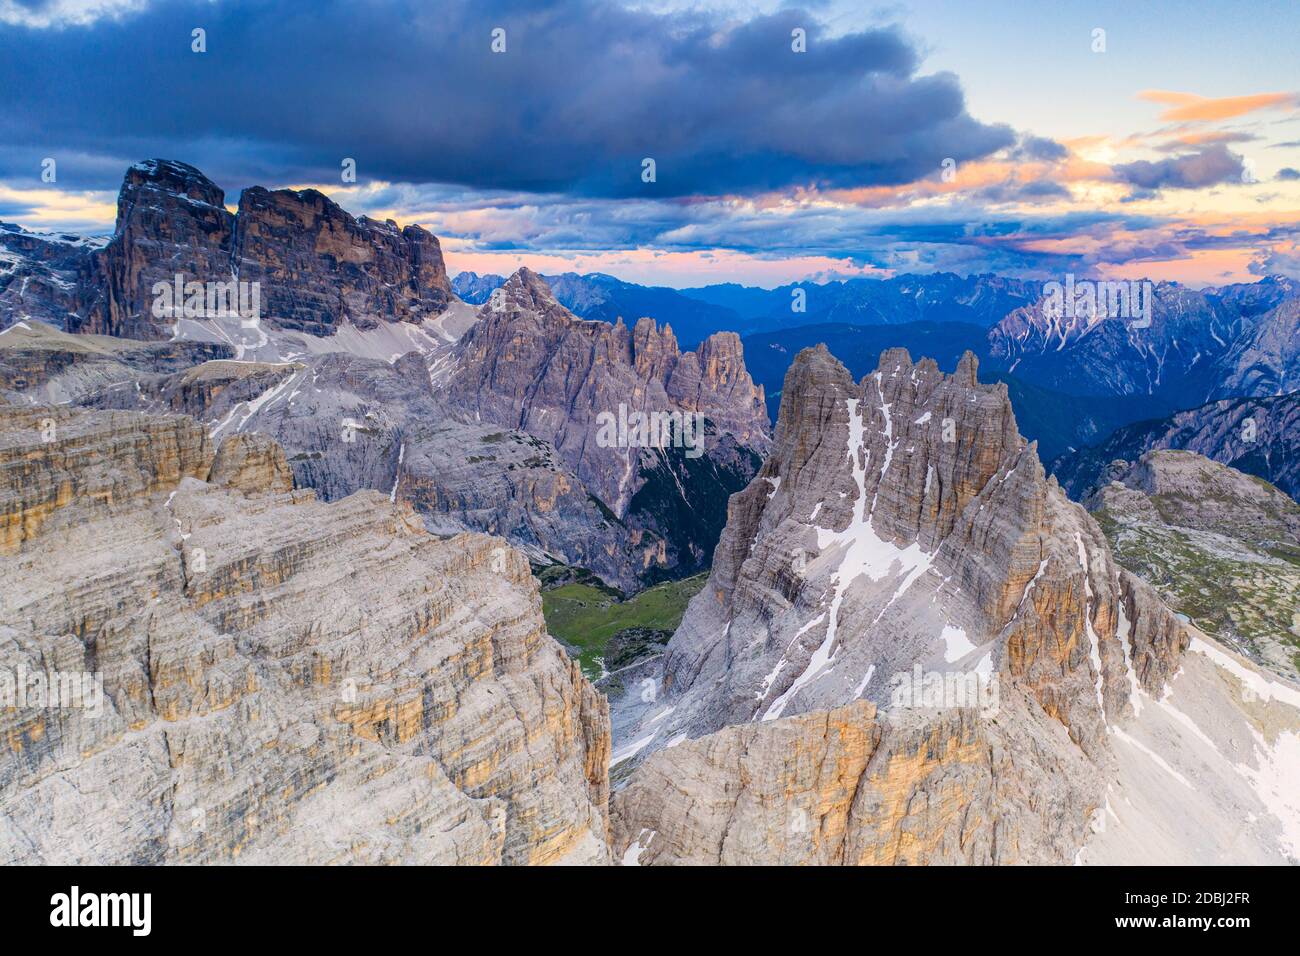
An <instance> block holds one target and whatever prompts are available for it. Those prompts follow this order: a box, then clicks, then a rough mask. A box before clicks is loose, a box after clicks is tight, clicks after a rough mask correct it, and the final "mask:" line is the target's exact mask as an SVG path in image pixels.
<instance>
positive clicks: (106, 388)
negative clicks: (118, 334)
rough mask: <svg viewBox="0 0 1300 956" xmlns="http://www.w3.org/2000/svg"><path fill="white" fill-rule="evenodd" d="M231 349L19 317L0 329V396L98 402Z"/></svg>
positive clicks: (228, 355)
mask: <svg viewBox="0 0 1300 956" xmlns="http://www.w3.org/2000/svg"><path fill="white" fill-rule="evenodd" d="M234 354H235V353H234V349H232V348H231V347H230V346H229V345H224V344H221V343H217V342H140V341H136V340H134V339H121V338H114V337H112V336H107V335H69V334H67V333H65V332H61V331H59V330H58V329H56V328H54V327H53V326H50V325H47V324H45V323H44V322H36V321H29V322H21V323H19V324H18V325H11V326H10V327H9V328H7V329H5V330H4V331H2V332H0V395H3V396H7V397H8V398H9V400H10V401H14V402H35V403H37V404H62V403H66V402H72V403H75V404H83V403H84V404H100V403H102V402H105V401H111V399H109V398H107V397H106V396H111V395H112V394H113V393H114V392H116V391H120V390H122V389H124V388H125V389H134V388H135V387H136V386H137V385H142V384H143V385H147V384H148V383H150V382H151V381H152V380H155V379H159V378H162V377H164V376H168V375H171V374H173V373H175V372H178V371H181V370H184V369H188V368H190V367H192V366H194V365H197V364H198V363H200V362H207V361H210V360H213V359H223V358H232V357H233V356H234ZM178 410H182V409H179V408H178Z"/></svg>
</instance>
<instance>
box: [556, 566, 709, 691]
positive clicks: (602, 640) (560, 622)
mask: <svg viewBox="0 0 1300 956" xmlns="http://www.w3.org/2000/svg"><path fill="white" fill-rule="evenodd" d="M538 577H539V579H540V580H541V584H542V613H543V614H544V615H545V617H546V627H547V630H549V631H550V632H551V633H552V634H554V635H555V636H556V637H557V638H559V639H560V640H561V641H564V642H565V643H566V644H572V645H573V646H575V647H578V648H580V649H581V654H579V656H578V660H579V662H580V663H581V664H582V672H583V673H584V674H586V675H587V676H588V677H589V678H591V679H593V680H594V679H595V678H598V677H600V675H601V673H602V669H603V668H602V665H603V664H604V660H605V653H606V648H607V645H608V644H609V642H610V638H612V637H613V636H614V635H615V634H617V633H618V632H620V631H625V630H628V629H631V628H638V629H641V637H642V638H643V640H642V643H644V636H645V634H644V632H646V631H659V632H663V633H664V634H672V632H673V631H675V630H677V625H678V624H680V623H681V621H682V615H683V614H684V613H686V605H687V604H689V603H690V600H691V598H693V597H695V595H696V594H697V593H699V591H700V589H701V588H703V587H704V583H705V581H707V580H708V575H707V574H697V575H695V576H694V577H691V578H684V579H683V580H680V581H666V582H664V583H663V584H657V585H655V586H654V587H652V588H647V589H646V590H644V591H642V592H641V593H640V594H637V595H636V596H634V597H632V598H627V599H624V597H623V595H622V594H621V593H620V592H619V591H617V590H615V589H614V588H611V587H608V586H606V585H605V584H603V583H602V582H601V581H600V579H599V578H597V577H596V576H595V575H593V574H591V573H590V572H587V571H583V570H581V569H577V568H564V567H560V566H556V567H551V568H547V569H545V570H544V571H542V572H541V573H540V574H539V575H538Z"/></svg>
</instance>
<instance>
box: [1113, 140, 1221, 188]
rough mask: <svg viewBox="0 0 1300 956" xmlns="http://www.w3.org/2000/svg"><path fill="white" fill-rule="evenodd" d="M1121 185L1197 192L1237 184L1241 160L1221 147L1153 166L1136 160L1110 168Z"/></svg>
mask: <svg viewBox="0 0 1300 956" xmlns="http://www.w3.org/2000/svg"><path fill="white" fill-rule="evenodd" d="M1114 169H1115V174H1116V175H1117V176H1118V177H1119V178H1120V179H1121V180H1122V181H1124V182H1126V183H1130V184H1131V185H1133V186H1136V187H1138V188H1139V189H1145V190H1151V189H1200V188H1202V187H1205V186H1214V185H1217V184H1219V183H1227V182H1241V172H1242V160H1241V157H1240V156H1238V155H1237V154H1236V153H1233V152H1230V151H1229V150H1228V147H1226V146H1223V145H1221V144H1219V145H1214V146H1209V147H1206V148H1205V149H1202V150H1200V151H1199V152H1195V153H1188V154H1186V155H1184V156H1172V157H1170V158H1169V159H1161V160H1158V161H1156V162H1151V161H1149V160H1145V159H1143V160H1138V161H1137V162H1135V163H1121V164H1120V165H1118V166H1115V167H1114Z"/></svg>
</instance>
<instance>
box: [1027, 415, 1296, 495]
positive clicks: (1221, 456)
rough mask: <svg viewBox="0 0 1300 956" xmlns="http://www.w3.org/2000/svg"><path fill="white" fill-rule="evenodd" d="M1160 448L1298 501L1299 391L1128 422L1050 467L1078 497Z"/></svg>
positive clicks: (1062, 483)
mask: <svg viewBox="0 0 1300 956" xmlns="http://www.w3.org/2000/svg"><path fill="white" fill-rule="evenodd" d="M1160 448H1173V449H1183V450H1186V451H1192V452H1196V453H1197V454H1198V455H1202V456H1204V457H1206V458H1209V459H1211V460H1213V461H1217V462H1221V463H1222V464H1225V465H1230V466H1231V467H1233V468H1235V469H1237V470H1238V471H1243V472H1245V473H1246V474H1248V475H1255V476H1257V477H1259V478H1263V479H1264V480H1265V481H1268V482H1270V483H1271V484H1274V485H1276V486H1277V487H1278V488H1281V489H1282V490H1283V491H1285V492H1286V493H1287V494H1289V495H1290V496H1291V497H1292V498H1295V499H1296V500H1300V392H1292V393H1291V394H1289V395H1279V396H1275V397H1271V398H1246V399H1223V400H1220V401H1217V402H1211V403H1209V404H1208V405H1203V406H1201V407H1199V408H1193V409H1189V410H1187V411H1182V412H1177V413H1176V414H1174V415H1170V416H1169V417H1167V418H1161V419H1156V420H1154V421H1144V422H1138V423H1136V424H1133V425H1128V426H1125V427H1123V428H1120V429H1118V430H1116V431H1115V432H1114V433H1113V434H1112V435H1110V437H1108V438H1107V439H1106V440H1105V441H1104V442H1102V443H1101V444H1099V445H1096V446H1093V447H1090V448H1081V449H1079V450H1078V451H1075V452H1072V453H1069V454H1067V455H1064V456H1062V457H1061V458H1060V459H1058V460H1057V461H1056V462H1054V463H1053V465H1052V471H1053V473H1054V474H1055V475H1056V476H1057V477H1058V478H1059V479H1060V481H1061V485H1062V487H1064V488H1065V490H1066V491H1067V492H1069V494H1070V496H1071V497H1072V498H1074V499H1075V500H1082V499H1083V498H1086V497H1087V496H1088V495H1089V494H1091V493H1092V492H1093V491H1095V490H1096V489H1098V488H1099V487H1101V486H1102V485H1104V484H1107V483H1108V482H1109V481H1110V480H1111V479H1112V478H1116V477H1119V476H1120V475H1121V474H1123V473H1124V472H1125V471H1126V470H1127V469H1128V468H1129V467H1130V466H1131V465H1132V464H1133V463H1134V462H1136V461H1137V460H1138V459H1139V458H1140V457H1142V455H1143V454H1144V453H1146V452H1148V451H1152V450H1154V449H1160Z"/></svg>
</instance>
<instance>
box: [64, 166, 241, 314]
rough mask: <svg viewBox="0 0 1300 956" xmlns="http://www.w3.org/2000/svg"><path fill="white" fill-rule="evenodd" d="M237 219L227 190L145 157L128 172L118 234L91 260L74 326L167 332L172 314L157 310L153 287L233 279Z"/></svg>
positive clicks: (184, 169) (199, 175) (120, 195)
mask: <svg viewBox="0 0 1300 956" xmlns="http://www.w3.org/2000/svg"><path fill="white" fill-rule="evenodd" d="M234 229H235V217H234V216H233V215H232V214H231V213H230V211H229V210H227V209H226V194H225V193H224V192H223V191H222V190H221V188H220V187H218V186H217V185H216V184H215V183H213V182H212V181H211V180H210V179H208V178H207V177H206V176H204V175H203V174H202V173H201V172H199V171H198V170H197V169H195V168H194V167H193V166H190V165H188V164H187V163H178V162H175V161H172V160H162V159H154V160H146V161H144V162H141V163H136V164H135V165H134V166H132V167H131V168H130V169H128V170H127V171H126V178H125V179H124V180H123V182H122V189H121V192H119V193H118V197H117V225H116V227H115V229H114V233H113V238H112V240H111V241H110V242H109V243H108V244H107V245H106V246H105V247H104V248H103V249H101V250H100V251H98V252H96V253H95V254H94V255H93V256H91V257H90V259H89V260H88V261H87V263H86V264H85V266H84V268H83V274H82V277H81V283H80V285H81V290H80V296H81V299H82V304H81V306H80V307H79V308H78V314H77V316H75V317H72V318H69V320H68V322H67V326H66V327H67V329H68V331H70V332H94V333H100V334H103V335H116V336H122V337H125V338H132V339H158V338H166V337H167V336H166V334H165V331H164V329H165V325H167V324H170V322H169V320H168V319H159V318H156V317H155V316H154V314H153V302H154V296H153V292H152V290H153V287H154V284H155V283H158V282H161V283H164V284H166V285H171V284H172V283H173V282H174V280H175V277H176V276H177V275H178V274H179V275H182V276H184V278H185V281H197V282H208V281H219V282H226V281H229V280H230V278H231V276H232V258H231V257H232V252H233V248H234Z"/></svg>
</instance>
